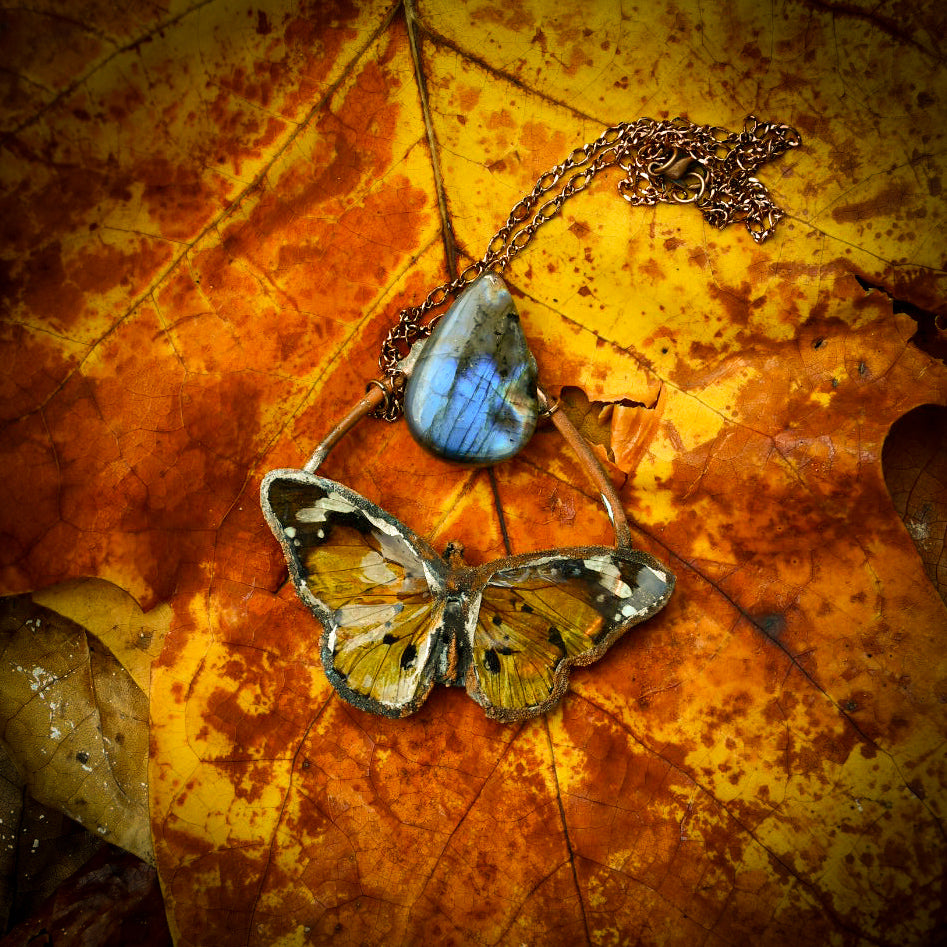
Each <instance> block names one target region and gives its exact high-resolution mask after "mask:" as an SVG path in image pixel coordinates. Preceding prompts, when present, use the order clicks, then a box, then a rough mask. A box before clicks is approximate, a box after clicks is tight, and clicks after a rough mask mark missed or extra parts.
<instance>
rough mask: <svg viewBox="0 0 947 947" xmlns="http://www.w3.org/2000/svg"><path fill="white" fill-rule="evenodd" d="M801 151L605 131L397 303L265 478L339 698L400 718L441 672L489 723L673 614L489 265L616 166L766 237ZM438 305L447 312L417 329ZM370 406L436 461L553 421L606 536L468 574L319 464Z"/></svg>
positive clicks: (508, 441) (702, 133)
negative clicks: (359, 362) (326, 420)
mask: <svg viewBox="0 0 947 947" xmlns="http://www.w3.org/2000/svg"><path fill="white" fill-rule="evenodd" d="M800 143H801V141H800V137H799V135H798V133H797V132H796V131H795V130H794V129H792V128H790V127H789V126H787V125H780V124H774V123H768V122H758V121H757V120H756V119H755V118H753V117H750V118H748V119H747V120H746V123H745V125H744V129H743V131H742V132H738V133H734V134H731V133H729V132H727V131H726V130H724V129H720V128H716V127H712V126H708V125H702V126H698V125H694V124H692V123H691V122H688V121H686V120H684V119H680V118H678V119H674V120H673V121H660V122H659V121H654V120H652V119H648V118H643V119H640V120H638V121H636V122H631V123H622V124H620V125H614V126H612V127H611V128H607V129H606V130H605V131H604V132H602V134H601V135H600V136H599V137H598V138H596V139H595V140H594V141H592V142H590V143H589V144H587V145H585V146H583V147H581V148H577V149H576V150H575V151H573V152H572V154H570V155H569V156H568V158H566V160H565V161H563V162H562V163H561V164H558V165H556V166H555V167H554V168H551V169H550V170H549V171H547V172H546V173H545V174H543V175H542V176H540V178H539V179H538V180H537V182H536V184H535V186H534V187H533V190H532V191H531V192H530V193H529V194H527V195H526V196H525V197H524V198H523V199H522V200H520V201H519V202H518V203H517V204H516V206H515V207H513V209H512V210H511V212H510V214H509V217H508V218H507V221H506V223H505V224H504V225H503V226H502V227H501V228H500V229H499V230H498V231H497V233H496V234H495V236H494V237H493V238H492V239H491V240H490V242H489V243H488V245H487V249H486V252H485V253H484V255H483V257H482V258H481V259H480V260H478V261H476V262H475V263H472V264H471V265H470V266H468V267H467V268H466V269H465V270H463V271H462V272H461V273H460V274H458V275H457V276H456V277H454V278H453V279H451V280H450V281H448V282H446V283H444V284H442V285H441V286H438V287H436V288H435V289H434V290H432V291H431V292H430V293H429V295H428V296H427V298H426V299H425V300H424V301H423V302H422V303H420V304H419V305H417V306H414V307H411V308H408V309H403V310H401V312H400V313H399V315H398V318H397V321H396V322H395V323H394V325H393V326H392V328H391V329H390V330H389V332H388V335H387V336H386V338H385V340H384V342H383V343H382V347H381V356H380V358H379V366H380V368H381V370H382V377H381V378H379V379H374V380H372V381H370V382H369V384H368V386H367V389H366V394H365V396H364V397H363V398H361V399H360V400H359V401H358V402H357V403H356V404H355V405H354V407H353V408H352V409H351V411H350V412H349V413H348V414H347V415H346V416H345V417H344V418H343V419H342V420H341V421H340V422H339V423H338V424H337V425H336V426H335V427H334V428H333V429H332V430H331V431H330V432H329V433H328V434H327V435H326V437H325V438H324V439H323V441H322V442H321V443H320V444H319V445H318V446H317V447H316V449H315V451H314V452H313V454H312V456H311V457H310V459H309V460H308V461H307V463H306V464H305V465H304V466H303V467H302V468H301V469H299V470H295V469H280V470H272V471H270V472H269V473H268V474H267V475H266V476H265V477H264V479H263V482H262V484H261V488H260V490H261V505H262V508H263V513H264V516H265V518H266V521H267V523H268V524H269V526H270V528H271V529H272V530H273V533H274V535H275V536H276V538H277V539H278V540H279V543H280V545H281V546H282V549H283V554H284V555H285V557H286V562H287V566H288V569H289V574H290V576H291V577H292V580H293V583H294V585H295V587H296V591H297V592H298V594H299V596H300V598H301V599H302V601H303V602H304V603H305V604H306V605H307V606H308V607H309V608H310V609H311V611H312V612H313V614H314V615H315V617H316V618H317V619H318V620H319V621H320V622H321V624H322V626H323V632H322V638H321V656H322V662H323V666H324V668H325V671H326V675H327V677H328V679H329V681H330V682H331V683H332V685H333V686H334V687H335V689H336V691H337V692H338V693H339V695H340V696H341V697H342V698H344V699H345V700H347V701H348V702H349V703H351V704H353V705H354V706H356V707H358V708H359V709H361V710H364V711H368V712H371V713H377V714H383V715H385V716H389V717H402V716H406V715H407V714H410V713H413V712H414V711H415V710H417V709H418V708H419V707H420V706H421V704H422V703H423V702H424V700H425V699H426V698H427V696H428V694H429V693H430V691H431V689H432V688H433V686H434V684H436V683H441V684H446V685H448V686H461V687H465V688H466V690H467V693H468V694H469V695H470V696H471V697H472V698H473V699H474V700H475V701H476V702H477V703H478V704H480V705H481V706H482V707H483V708H484V710H485V711H486V713H487V715H488V716H489V717H492V718H494V719H497V720H502V721H512V720H520V719H524V718H526V717H531V716H535V715H537V714H541V713H543V712H545V711H546V710H549V709H550V708H551V707H553V706H554V705H555V704H556V703H557V702H558V700H559V699H560V698H561V697H562V695H563V694H564V693H565V691H566V689H567V687H568V679H569V671H570V669H571V668H572V667H573V666H575V665H584V664H591V663H592V662H594V661H597V660H598V659H599V658H600V657H601V656H602V655H603V654H604V653H605V652H606V651H607V650H608V648H609V647H611V645H612V644H613V643H614V642H615V641H617V640H618V639H619V638H620V637H621V636H622V635H623V634H624V633H625V632H626V631H628V629H629V628H631V627H633V626H634V625H636V624H638V623H640V622H642V621H644V620H646V619H647V618H649V617H651V616H652V615H654V614H655V613H656V612H658V611H659V610H660V609H661V608H663V607H664V605H665V603H666V602H667V601H668V599H669V598H670V596H671V593H672V591H673V588H674V582H675V579H674V575H673V574H672V573H671V571H670V570H669V569H668V568H667V567H666V566H664V565H663V564H662V563H660V562H659V561H658V560H657V559H655V558H654V557H653V556H651V555H649V554H647V553H644V552H642V551H640V550H636V549H633V548H632V547H631V532H630V529H629V526H628V522H627V519H626V517H625V514H624V511H623V510H622V505H621V501H620V499H619V497H618V495H617V493H616V491H615V489H614V487H613V486H612V483H611V481H610V480H609V478H608V477H607V476H606V474H605V473H604V471H603V470H602V468H601V466H600V465H599V463H598V461H597V459H596V457H595V455H594V453H593V452H592V450H591V449H590V447H589V445H588V444H587V442H586V441H585V440H584V439H583V438H582V436H581V435H580V434H579V433H578V431H577V430H576V429H575V427H574V425H573V424H572V423H571V421H569V419H568V417H567V416H566V414H565V412H562V411H559V410H557V407H558V404H557V403H556V402H554V401H552V400H551V399H550V398H549V397H548V396H547V395H546V393H545V392H544V391H543V390H542V388H541V387H540V386H539V384H538V381H537V370H536V362H535V360H534V359H533V356H532V354H531V353H530V351H529V347H528V345H527V342H526V339H525V337H524V335H523V331H522V328H521V326H520V322H519V316H518V314H517V312H516V308H515V306H514V304H513V299H512V296H511V295H510V293H509V290H508V289H507V287H506V285H505V284H504V282H503V280H502V278H501V275H500V274H502V273H503V272H504V271H505V270H506V268H507V266H508V265H509V263H510V261H511V260H512V259H513V258H514V257H515V256H516V255H517V254H519V253H520V252H521V251H522V250H524V249H525V248H526V247H527V246H528V245H529V244H530V242H531V241H532V239H533V237H534V236H535V235H536V232H537V231H538V230H539V229H540V228H541V227H542V225H543V224H545V223H547V222H548V221H550V220H552V219H553V218H554V217H556V216H557V215H558V214H559V212H560V211H561V209H562V205H563V204H564V203H565V202H566V201H567V200H568V199H569V198H570V197H572V196H573V195H575V194H578V193H579V192H581V191H583V190H585V188H587V187H588V186H589V184H590V183H591V182H592V180H593V179H594V178H595V176H596V175H597V174H598V173H599V172H600V171H602V170H604V169H605V168H608V167H611V166H618V167H619V168H621V169H622V171H623V172H624V174H625V176H624V178H623V179H622V180H621V181H620V183H619V185H618V190H619V193H620V194H621V196H622V197H624V198H625V200H627V201H628V202H629V203H631V204H634V205H654V204H658V203H676V204H694V205H695V206H696V207H697V208H698V209H699V210H700V211H701V213H702V214H703V216H704V219H705V220H706V221H707V222H708V223H709V224H711V225H712V226H714V227H719V228H723V227H726V226H728V225H729V224H731V223H734V222H738V221H742V222H743V223H744V224H745V226H746V228H747V230H748V231H749V232H750V234H751V235H752V237H753V238H754V240H756V241H757V242H758V243H761V242H762V241H764V240H766V239H767V238H768V237H769V236H770V235H771V234H772V232H773V230H774V228H775V226H776V224H777V222H778V221H779V219H780V218H781V217H782V216H783V214H782V211H781V210H780V209H779V208H778V207H776V206H775V205H774V204H773V202H772V200H771V199H770V197H769V194H768V193H767V191H766V188H765V187H764V186H763V184H762V183H761V182H760V181H759V180H758V179H757V178H756V177H755V176H754V175H755V172H756V171H757V169H758V168H759V167H760V166H761V165H762V164H764V163H765V162H767V161H770V160H772V159H774V158H776V157H779V156H780V155H781V154H783V153H784V152H785V151H786V150H788V149H790V148H795V147H798V146H799V144H800ZM448 302H450V306H449V308H448V309H447V311H446V312H445V313H444V314H443V315H442V316H440V317H434V318H431V319H429V320H428V321H427V322H423V321H422V320H423V319H424V318H425V317H426V316H427V315H428V314H429V313H431V312H433V311H435V310H438V309H440V308H442V307H444V305H445V304H446V303H448ZM366 414H372V415H373V416H375V417H379V418H383V419H385V420H388V421H395V420H397V419H398V418H400V417H401V416H402V415H404V417H405V420H406V425H407V427H408V430H409V431H410V433H411V435H412V436H413V437H414V438H415V440H417V441H418V442H419V443H420V444H421V445H422V446H424V447H425V448H427V449H428V450H429V451H430V452H431V453H434V454H435V455H437V456H439V457H441V458H442V459H444V460H446V461H450V462H453V463H463V464H467V465H475V466H487V465H491V464H496V463H500V462H502V461H504V460H507V459H509V458H510V457H513V456H515V455H516V454H517V453H518V452H519V451H521V450H522V449H523V448H524V447H525V446H526V445H527V443H528V442H529V439H530V437H531V436H532V433H533V431H534V429H535V427H536V424H537V422H538V420H539V419H540V417H542V416H546V417H549V418H550V419H551V420H552V423H553V424H554V425H555V426H556V428H557V429H558V431H559V432H560V434H562V436H563V438H564V439H565V441H566V442H567V443H568V444H569V446H570V447H571V448H572V449H573V450H574V451H575V453H576V454H577V456H578V458H579V460H580V461H581V463H582V466H583V468H584V469H585V470H586V472H587V473H588V475H589V477H590V479H591V480H592V482H593V483H594V484H595V487H596V489H597V491H598V493H599V496H600V497H601V499H602V502H603V504H604V506H605V509H606V512H607V513H608V516H609V519H610V520H611V523H612V526H613V528H614V531H615V546H614V547H606V546H581V547H569V548H560V549H553V550H548V551H545V552H538V553H527V554H524V555H516V556H512V555H511V556H507V557H505V558H503V559H499V560H497V561H495V562H492V563H488V564H486V565H482V566H475V567H470V566H468V565H466V564H465V563H464V562H463V559H462V550H461V549H460V548H459V547H458V546H456V545H455V544H449V545H448V548H447V550H446V552H445V555H444V556H441V555H439V554H438V553H437V552H436V551H435V550H434V549H433V548H432V547H431V546H430V544H429V543H428V542H427V541H426V540H424V539H423V538H422V537H420V536H418V535H416V534H415V533H414V532H412V530H411V529H409V528H408V527H407V526H405V525H404V524H403V523H401V522H399V521H398V520H397V519H395V517H393V516H392V515H391V514H389V513H387V512H386V511H385V510H383V509H381V508H380V507H378V506H376V505H375V504H374V503H372V502H371V501H370V500H368V499H366V498H365V497H363V496H361V495H360V494H358V493H356V492H355V491H353V490H351V489H349V488H348V487H346V486H344V485H342V484H340V483H337V482H335V481H334V480H329V479H327V478H325V477H321V476H319V475H318V474H317V473H316V471H317V470H318V468H319V467H320V466H321V464H322V462H323V461H324V460H325V458H326V456H327V455H328V453H329V451H330V450H331V449H332V448H333V447H334V445H335V444H336V443H337V442H338V441H339V440H340V439H341V438H342V437H343V436H344V434H345V433H346V432H348V431H349V430H350V429H351V428H352V427H353V426H354V425H355V424H356V423H357V422H358V421H359V420H360V419H361V418H363V417H364V416H365V415H366Z"/></svg>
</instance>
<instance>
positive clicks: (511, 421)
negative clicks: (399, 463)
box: [404, 273, 539, 464]
mask: <svg viewBox="0 0 947 947" xmlns="http://www.w3.org/2000/svg"><path fill="white" fill-rule="evenodd" d="M538 414H539V402H538V399H537V397H536V361H535V359H534V358H533V355H532V353H531V352H530V350H529V348H528V347H527V345H526V339H525V338H524V336H523V329H522V327H521V326H520V318H519V315H518V314H517V312H516V307H515V306H514V305H513V297H512V296H511V295H510V291H509V290H508V289H507V288H506V285H505V284H504V282H503V280H501V279H500V277H499V276H497V275H495V274H494V273H485V274H484V275H483V276H480V277H479V278H477V279H476V280H474V281H473V282H472V283H471V284H470V285H469V286H468V287H467V288H466V289H465V290H464V291H463V292H462V293H461V294H460V295H459V296H458V297H457V299H455V300H454V302H453V304H452V305H451V307H450V308H449V309H448V310H447V312H446V313H444V316H443V318H442V319H441V321H440V322H438V324H437V325H436V326H435V327H434V331H433V332H432V333H431V337H430V338H429V339H428V340H427V342H426V343H425V345H424V349H423V351H422V352H421V355H420V357H419V358H418V361H417V364H416V365H415V367H414V371H413V372H412V374H411V377H410V378H409V379H408V384H407V388H406V390H405V399H404V416H405V420H406V421H407V423H408V428H409V430H410V431H411V434H412V435H413V437H414V439H415V440H416V441H417V442H418V443H419V444H421V445H422V446H424V447H426V448H427V449H428V450H429V451H431V452H432V453H434V454H437V455H438V456H439V457H443V458H444V459H445V460H453V461H457V462H459V463H463V464H495V463H498V462H499V461H501V460H506V459H508V458H509V457H512V456H513V455H514V454H516V453H518V452H519V451H521V450H522V449H523V447H525V446H526V443H527V441H529V439H530V437H532V435H533V431H534V430H535V428H536V419H537V417H538Z"/></svg>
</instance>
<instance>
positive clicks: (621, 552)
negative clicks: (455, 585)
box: [467, 547, 674, 720]
mask: <svg viewBox="0 0 947 947" xmlns="http://www.w3.org/2000/svg"><path fill="white" fill-rule="evenodd" d="M500 565H501V566H502V568H500V569H495V568H493V567H489V566H488V567H482V568H481V569H479V570H472V571H473V572H476V573H478V575H479V579H478V580H475V581H474V583H472V584H473V585H474V587H475V588H476V587H477V586H480V587H481V588H482V591H481V592H480V608H479V613H478V612H477V610H476V607H475V606H476V602H472V603H471V609H470V613H469V618H468V630H467V636H468V641H469V645H470V652H471V653H470V668H469V670H468V672H467V691H468V693H469V694H470V696H471V697H473V699H474V700H476V701H477V703H479V704H481V705H482V706H483V707H484V708H485V709H486V712H487V716H490V717H494V718H496V719H499V720H517V719H522V718H524V717H532V716H535V715H537V714H540V713H543V712H544V711H546V710H548V709H549V708H550V707H552V706H553V705H554V704H555V703H556V702H557V701H558V700H559V698H560V697H562V695H563V694H564V693H565V690H566V687H567V686H568V682H569V668H570V667H572V666H573V665H576V664H590V663H591V662H593V661H597V660H598V659H599V658H600V657H601V656H602V655H603V654H604V653H605V652H606V651H607V650H608V648H609V647H611V645H612V644H613V643H614V642H615V641H616V640H617V639H618V638H619V637H621V635H623V634H624V633H625V632H626V631H627V630H628V629H629V628H631V627H632V626H633V625H636V624H638V623H639V622H642V621H644V620H645V619H646V618H649V617H650V616H651V615H653V614H654V613H655V612H657V611H659V610H660V609H661V608H662V607H663V606H664V604H665V602H667V600H668V598H670V595H671V592H672V590H673V588H674V576H673V575H672V574H671V572H670V571H669V570H668V569H667V568H666V567H665V566H663V565H662V564H661V563H660V562H658V561H657V560H656V559H655V558H653V557H652V556H649V555H648V554H647V553H644V552H639V551H637V550H631V549H608V548H606V547H588V548H581V549H562V550H554V551H551V552H547V553H538V554H535V555H528V556H516V557H513V558H512V559H510V560H506V561H505V562H501V563H500Z"/></svg>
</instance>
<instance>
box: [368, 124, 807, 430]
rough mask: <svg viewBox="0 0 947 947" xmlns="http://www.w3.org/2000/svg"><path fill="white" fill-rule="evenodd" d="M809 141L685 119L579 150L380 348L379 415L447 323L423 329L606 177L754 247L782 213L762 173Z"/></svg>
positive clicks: (392, 404) (390, 408)
mask: <svg viewBox="0 0 947 947" xmlns="http://www.w3.org/2000/svg"><path fill="white" fill-rule="evenodd" d="M801 141H802V139H801V138H800V136H799V133H798V132H797V131H796V130H795V129H794V128H790V126H788V125H780V124H775V123H772V122H759V121H757V120H756V119H755V118H754V117H753V116H750V117H749V118H747V120H746V122H745V124H744V128H743V131H742V132H736V133H730V132H728V131H727V130H726V129H723V128H717V127H714V126H711V125H694V124H693V123H692V122H689V121H687V120H686V119H683V118H675V119H673V120H672V121H660V122H658V121H655V120H654V119H650V118H641V119H638V121H636V122H622V123H621V124H620V125H613V126H612V127H611V128H606V129H605V131H604V132H602V134H601V135H599V137H598V138H596V139H595V141H592V142H589V143H588V144H587V145H584V146H583V147H581V148H576V150H575V151H573V152H572V154H570V155H569V157H568V158H566V160H565V161H563V162H562V163H561V164H558V165H556V167H554V168H551V169H550V170H549V171H546V173H545V174H543V175H541V176H540V177H539V179H538V180H537V181H536V184H535V186H534V187H533V189H532V191H530V193H529V194H527V195H526V197H524V198H523V199H522V200H521V201H519V203H518V204H517V205H516V206H515V207H514V208H513V209H512V210H511V211H510V215H509V217H508V218H507V220H506V223H505V224H504V225H503V226H502V227H501V228H500V229H499V230H498V231H497V232H496V234H495V235H494V236H493V239H492V240H491V241H490V242H489V243H488V244H487V250H486V253H484V255H483V257H482V258H481V259H479V260H477V261H476V262H475V263H471V264H470V266H468V267H467V268H466V269H464V270H462V271H461V272H460V273H459V274H458V275H457V276H456V277H455V278H454V279H452V280H450V281H449V282H446V283H443V284H442V285H440V286H438V287H437V288H436V289H434V290H432V291H431V292H430V293H429V294H428V297H427V299H425V300H424V302H422V303H421V304H420V305H418V306H412V307H410V308H408V309H402V310H401V312H400V313H399V314H398V322H397V323H396V324H395V325H394V326H392V328H391V329H390V331H389V332H388V335H387V337H386V338H385V341H384V342H383V343H382V347H381V356H380V358H379V360H378V364H379V366H380V367H381V369H382V371H383V372H384V374H385V376H386V379H387V381H388V386H387V387H388V388H389V391H390V394H389V397H387V398H386V400H385V402H384V403H383V404H382V405H381V406H380V407H379V408H378V409H377V410H376V411H375V412H374V413H375V415H376V416H377V417H383V418H385V419H386V420H389V421H394V420H396V419H397V418H398V417H400V416H401V413H402V401H403V385H404V376H403V375H402V374H401V372H400V371H399V369H398V363H399V362H400V361H401V360H402V359H403V358H404V357H405V356H406V355H407V354H408V351H409V350H410V348H411V346H412V345H413V344H414V343H415V342H416V341H417V340H418V339H423V338H426V337H427V336H429V335H430V334H431V330H432V329H433V328H434V326H435V325H436V323H437V319H438V318H439V317H435V318H434V319H431V320H430V321H429V322H427V323H425V324H423V325H422V324H421V319H422V318H423V317H424V316H425V315H427V314H428V313H429V312H430V311H431V310H433V309H437V308H439V307H440V306H443V305H444V303H446V302H447V301H448V300H449V299H451V298H452V297H453V296H454V295H456V293H457V292H458V291H459V290H461V289H462V288H463V287H464V286H466V285H467V283H469V282H470V281H471V280H473V279H476V278H477V277H478V276H480V274H481V273H484V272H486V271H487V270H492V271H493V272H495V273H502V272H503V271H504V270H505V269H506V267H507V266H508V265H509V263H510V261H511V260H512V259H513V258H514V257H515V256H516V255H517V254H518V253H520V251H522V250H524V249H526V247H527V246H528V245H529V244H530V242H531V241H532V239H533V237H534V236H535V235H536V231H537V230H539V228H540V227H542V225H543V224H545V223H548V222H549V221H550V220H552V219H553V218H554V217H556V216H557V215H558V214H559V212H560V211H561V210H562V205H563V204H564V203H565V202H566V201H567V200H568V199H569V198H570V197H572V196H574V195H575V194H578V193H579V192H580V191H584V190H585V189H586V188H587V187H588V186H589V185H590V184H591V183H592V180H593V179H594V178H595V176H596V175H597V174H598V173H599V172H600V171H602V170H604V169H605V168H609V167H611V166H613V165H617V166H618V167H620V168H621V169H622V171H624V172H625V177H624V178H623V179H622V180H621V181H620V182H619V183H618V191H619V193H620V194H621V196H622V197H623V198H625V200H626V201H628V202H629V203H630V204H636V205H644V206H650V205H653V204H661V203H669V204H694V205H696V206H697V207H698V208H699V209H700V211H701V213H702V214H703V215H704V219H705V220H706V221H707V223H709V224H710V225H711V226H713V227H719V228H723V227H726V226H728V225H729V224H732V223H736V222H738V221H742V222H743V223H744V224H745V225H746V228H747V230H749V232H750V234H751V235H752V236H753V239H754V240H755V241H756V242H757V243H762V242H763V241H764V240H765V239H766V238H767V237H768V236H769V235H770V234H771V233H772V232H773V230H774V229H775V227H776V224H777V222H778V221H779V219H780V218H781V217H782V216H783V212H782V211H781V210H780V209H779V208H778V207H777V206H776V205H775V204H774V203H773V201H772V200H771V198H770V196H769V193H768V192H767V190H766V188H765V187H764V186H763V184H762V183H761V182H760V181H759V180H757V178H755V177H754V173H755V172H756V170H757V169H758V168H759V167H760V166H761V165H762V164H765V163H766V162H767V161H770V160H772V159H773V158H778V157H779V156H780V155H781V154H783V153H784V152H785V151H787V150H788V149H790V148H796V147H798V146H799V145H800V144H801ZM554 192H555V194H554V196H550V195H552V194H553V193H554Z"/></svg>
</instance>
